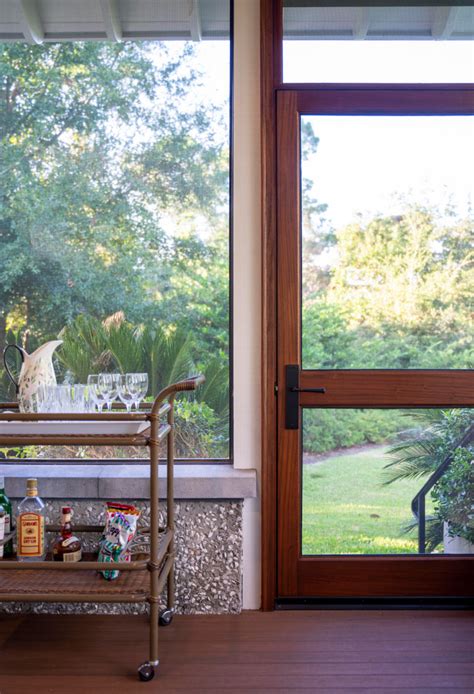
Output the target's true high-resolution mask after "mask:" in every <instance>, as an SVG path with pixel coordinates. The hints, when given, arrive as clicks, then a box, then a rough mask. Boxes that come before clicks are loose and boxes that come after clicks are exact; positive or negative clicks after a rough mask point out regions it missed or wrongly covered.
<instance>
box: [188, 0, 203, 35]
mask: <svg viewBox="0 0 474 694" xmlns="http://www.w3.org/2000/svg"><path fill="white" fill-rule="evenodd" d="M189 26H190V31H191V38H192V40H193V41H201V40H202V26H201V11H200V8H199V0H193V6H192V9H191V14H190V16H189Z"/></svg>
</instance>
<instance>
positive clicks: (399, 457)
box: [385, 408, 474, 554]
mask: <svg viewBox="0 0 474 694" xmlns="http://www.w3.org/2000/svg"><path fill="white" fill-rule="evenodd" d="M407 414H409V416H410V417H411V418H413V417H415V419H416V420H418V421H419V422H420V426H417V427H416V428H415V429H413V430H412V431H411V432H410V434H409V435H408V437H407V438H405V440H403V441H401V442H399V443H397V444H396V445H394V446H392V448H391V449H390V451H389V455H390V456H391V458H392V460H391V462H390V463H388V464H387V465H386V466H385V471H386V473H385V484H392V483H394V482H396V481H397V480H399V479H403V478H420V487H421V486H422V483H423V481H425V480H426V479H427V477H429V475H431V474H432V473H433V472H434V471H435V470H437V468H438V467H439V466H440V465H441V464H442V463H443V461H445V460H446V458H447V457H448V456H449V455H452V456H453V457H452V461H451V463H450V465H449V467H448V468H447V470H446V472H445V473H444V474H443V475H442V477H441V478H440V479H439V480H438V482H437V483H436V484H435V485H434V486H433V489H432V490H431V498H432V500H433V509H434V512H433V514H432V515H430V516H427V517H426V551H428V552H434V551H439V547H440V546H441V545H443V546H444V552H445V553H450V554H453V553H456V554H458V553H462V554H465V553H469V554H470V553H473V552H474V412H473V411H472V410H470V409H466V408H463V409H457V410H424V411H423V410H421V411H420V410H418V411H416V412H415V413H413V412H410V413H407ZM470 432H473V433H472V436H471V435H470ZM466 434H468V435H467V436H466ZM461 439H463V440H464V442H463V445H462V446H460V445H459V442H460V440H461ZM466 439H467V440H466ZM417 525H418V523H417V521H415V522H411V523H410V524H408V525H407V526H406V531H407V532H408V531H410V530H412V529H413V528H414V527H417Z"/></svg>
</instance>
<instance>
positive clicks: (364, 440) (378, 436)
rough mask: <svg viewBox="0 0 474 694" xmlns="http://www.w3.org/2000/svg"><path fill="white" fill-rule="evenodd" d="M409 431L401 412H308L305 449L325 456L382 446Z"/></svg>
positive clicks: (305, 419)
mask: <svg viewBox="0 0 474 694" xmlns="http://www.w3.org/2000/svg"><path fill="white" fill-rule="evenodd" d="M406 427H407V421H406V419H405V418H404V417H403V414H401V413H400V412H399V411H397V410H337V409H333V410H329V409H327V410H326V409H312V410H306V411H305V412H304V429H303V448H304V451H305V452H309V453H325V452H326V451H332V450H335V449H340V448H348V447H349V446H358V445H362V444H368V443H382V442H385V441H388V440H390V439H391V438H393V436H394V432H398V431H400V429H403V428H406Z"/></svg>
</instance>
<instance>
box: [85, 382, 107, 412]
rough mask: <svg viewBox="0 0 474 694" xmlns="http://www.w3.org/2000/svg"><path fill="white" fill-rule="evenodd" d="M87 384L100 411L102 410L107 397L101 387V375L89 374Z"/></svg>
mask: <svg viewBox="0 0 474 694" xmlns="http://www.w3.org/2000/svg"><path fill="white" fill-rule="evenodd" d="M87 385H88V386H89V392H90V395H91V396H92V400H93V401H94V402H95V404H96V406H97V409H98V410H99V412H102V410H103V408H104V405H105V403H106V399H105V396H104V394H103V392H102V391H101V390H100V388H99V375H98V374H91V375H90V376H88V377H87Z"/></svg>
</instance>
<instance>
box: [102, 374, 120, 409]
mask: <svg viewBox="0 0 474 694" xmlns="http://www.w3.org/2000/svg"><path fill="white" fill-rule="evenodd" d="M119 378H120V374H108V373H101V374H99V379H98V382H97V387H98V390H99V391H100V392H101V393H102V395H103V397H104V400H105V402H106V404H107V409H108V411H109V412H110V411H111V410H112V403H113V401H114V400H115V399H116V397H117V394H118V383H119Z"/></svg>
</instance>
